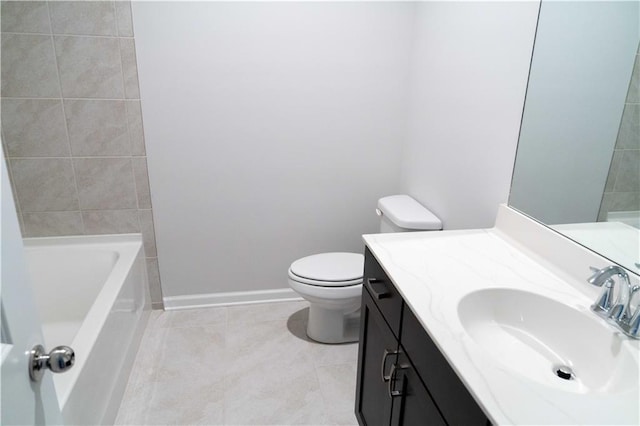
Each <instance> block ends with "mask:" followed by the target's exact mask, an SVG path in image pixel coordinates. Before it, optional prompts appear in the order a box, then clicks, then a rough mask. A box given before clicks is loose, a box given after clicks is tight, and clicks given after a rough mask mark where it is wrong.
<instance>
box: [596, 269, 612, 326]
mask: <svg viewBox="0 0 640 426" xmlns="http://www.w3.org/2000/svg"><path fill="white" fill-rule="evenodd" d="M614 284H615V283H614V281H613V279H611V278H608V279H607V280H605V281H604V283H603V284H602V291H600V295H599V296H598V298H597V299H596V302H595V303H594V304H593V305H591V310H592V311H594V312H595V313H597V314H599V315H601V316H603V317H607V316H608V312H609V310H610V309H611V305H612V304H613V286H614Z"/></svg>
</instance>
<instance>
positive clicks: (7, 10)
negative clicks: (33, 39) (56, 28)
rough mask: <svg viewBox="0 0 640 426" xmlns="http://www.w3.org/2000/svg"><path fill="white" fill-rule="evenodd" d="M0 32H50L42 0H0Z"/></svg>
mask: <svg viewBox="0 0 640 426" xmlns="http://www.w3.org/2000/svg"><path fill="white" fill-rule="evenodd" d="M0 16H1V17H2V32H12V33H45V34H51V25H50V24H49V12H48V11H47V3H46V2H44V1H2V4H1V6H0Z"/></svg>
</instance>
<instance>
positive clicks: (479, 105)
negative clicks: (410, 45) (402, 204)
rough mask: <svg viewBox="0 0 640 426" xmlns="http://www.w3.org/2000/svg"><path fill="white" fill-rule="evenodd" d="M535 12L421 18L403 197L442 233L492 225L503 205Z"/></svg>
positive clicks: (480, 11)
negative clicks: (435, 220)
mask: <svg viewBox="0 0 640 426" xmlns="http://www.w3.org/2000/svg"><path fill="white" fill-rule="evenodd" d="M537 12H538V2H535V1H532V2H475V3H467V2H426V3H421V4H420V5H419V6H418V8H417V10H416V21H415V29H416V35H415V45H414V50H413V61H412V79H411V84H410V87H411V100H410V109H409V121H408V132H407V139H406V144H405V150H404V153H403V158H404V163H403V168H402V172H403V174H402V188H403V191H405V192H406V193H408V194H410V195H412V196H413V197H414V198H416V199H417V200H419V201H421V202H422V203H423V204H425V205H426V206H428V207H429V208H430V209H431V210H432V211H433V212H434V213H435V214H436V215H438V216H439V217H440V218H442V220H443V223H444V227H445V229H461V228H481V227H490V226H492V225H493V222H494V219H495V216H496V212H497V208H498V204H499V203H503V202H506V201H507V197H508V194H509V185H510V180H511V172H512V168H513V160H514V156H515V152H516V145H517V142H518V130H519V126H520V116H521V113H522V106H523V101H524V94H525V90H526V83H527V74H528V71H529V61H530V58H531V48H532V45H533V38H534V33H535V24H536V18H537Z"/></svg>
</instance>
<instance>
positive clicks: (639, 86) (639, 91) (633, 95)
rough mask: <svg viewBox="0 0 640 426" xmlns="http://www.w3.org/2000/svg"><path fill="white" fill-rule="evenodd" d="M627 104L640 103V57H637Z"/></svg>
mask: <svg viewBox="0 0 640 426" xmlns="http://www.w3.org/2000/svg"><path fill="white" fill-rule="evenodd" d="M627 102H628V103H640V55H636V62H635V64H634V66H633V74H632V75H631V84H629V92H628V93H627Z"/></svg>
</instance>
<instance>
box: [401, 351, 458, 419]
mask: <svg viewBox="0 0 640 426" xmlns="http://www.w3.org/2000/svg"><path fill="white" fill-rule="evenodd" d="M398 358H399V359H398V363H397V364H396V365H395V366H394V368H393V370H392V372H391V377H390V381H389V383H390V387H389V393H390V394H391V395H392V396H393V399H394V401H393V408H392V421H391V424H392V425H403V426H426V425H428V426H446V424H447V423H446V422H445V421H444V420H443V418H442V416H441V414H440V411H439V410H438V408H437V407H436V405H435V403H434V402H433V400H432V399H431V395H430V394H429V392H428V391H427V389H426V388H425V387H424V385H423V384H422V381H421V380H420V377H419V376H418V374H417V373H416V370H415V368H414V367H413V364H411V362H410V361H409V359H408V358H407V356H406V355H405V354H404V353H403V352H402V349H401V352H400V354H399V356H398Z"/></svg>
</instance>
